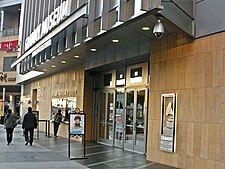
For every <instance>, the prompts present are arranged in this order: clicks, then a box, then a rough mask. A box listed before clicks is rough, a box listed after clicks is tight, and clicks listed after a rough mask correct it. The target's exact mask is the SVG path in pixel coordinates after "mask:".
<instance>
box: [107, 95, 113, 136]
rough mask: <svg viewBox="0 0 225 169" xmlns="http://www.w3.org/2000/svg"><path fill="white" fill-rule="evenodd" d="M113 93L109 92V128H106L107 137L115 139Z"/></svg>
mask: <svg viewBox="0 0 225 169" xmlns="http://www.w3.org/2000/svg"><path fill="white" fill-rule="evenodd" d="M113 109H114V104H113V93H108V111H107V113H108V114H107V129H106V139H109V140H112V139H113Z"/></svg>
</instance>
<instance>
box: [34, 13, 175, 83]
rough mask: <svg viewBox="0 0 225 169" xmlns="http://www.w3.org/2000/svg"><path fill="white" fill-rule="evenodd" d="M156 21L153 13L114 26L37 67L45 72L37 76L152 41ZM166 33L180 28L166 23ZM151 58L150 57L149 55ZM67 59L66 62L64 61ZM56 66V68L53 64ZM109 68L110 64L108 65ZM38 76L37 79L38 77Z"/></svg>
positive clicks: (60, 70)
mask: <svg viewBox="0 0 225 169" xmlns="http://www.w3.org/2000/svg"><path fill="white" fill-rule="evenodd" d="M155 23H156V18H155V16H153V15H151V14H147V15H146V14H145V15H143V16H140V17H139V18H138V19H137V18H135V19H132V20H130V21H128V22H126V23H124V24H122V25H120V26H117V27H116V28H113V29H111V30H109V31H107V32H106V33H103V34H101V35H99V36H97V37H95V38H93V39H91V40H89V41H87V42H84V43H82V44H81V45H80V46H77V47H74V48H72V49H71V50H70V51H67V52H64V53H63V54H61V55H60V56H56V58H54V59H51V60H50V61H48V62H45V63H44V64H41V65H40V66H38V67H36V68H35V69H33V70H35V71H41V72H44V74H42V75H40V76H39V77H37V78H41V77H44V76H48V75H51V74H55V73H58V72H62V71H65V70H69V69H73V68H74V67H75V66H77V65H80V64H85V60H86V59H87V58H88V57H89V56H90V55H91V56H93V55H96V57H101V56H105V55H109V56H110V54H111V55H112V54H113V53H114V52H115V48H117V49H121V50H122V49H126V48H128V47H132V46H135V45H138V44H140V43H149V44H150V43H151V41H152V40H154V39H156V38H155V36H154V35H153V33H152V30H153V27H154V24H155ZM163 24H164V28H165V31H166V32H165V35H166V34H173V33H176V32H178V31H179V29H178V28H175V27H173V26H169V25H168V24H166V23H164V22H163ZM144 26H148V27H149V28H150V30H149V31H143V30H142V27H144ZM112 39H119V43H112ZM91 48H96V49H97V51H96V52H91V51H90V49H91ZM75 55H79V56H80V57H79V58H75V57H74V56H75ZM148 58H149V57H148ZM62 61H66V63H64V64H63V63H62ZM53 65H54V66H55V67H54V68H53V67H52V66H53ZM112 65H113V66H115V65H118V63H113V64H111V66H112ZM106 66H107V67H108V68H109V66H110V65H106ZM37 78H36V79H37Z"/></svg>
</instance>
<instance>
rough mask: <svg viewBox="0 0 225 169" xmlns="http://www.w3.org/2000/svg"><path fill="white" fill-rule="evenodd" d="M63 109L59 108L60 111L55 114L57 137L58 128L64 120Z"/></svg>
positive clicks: (55, 133)
mask: <svg viewBox="0 0 225 169" xmlns="http://www.w3.org/2000/svg"><path fill="white" fill-rule="evenodd" d="M61 112H62V111H61V110H60V109H59V110H58V112H57V113H56V114H55V116H54V136H55V137H57V133H58V129H59V125H60V123H61V121H62V118H63V116H62V113H61Z"/></svg>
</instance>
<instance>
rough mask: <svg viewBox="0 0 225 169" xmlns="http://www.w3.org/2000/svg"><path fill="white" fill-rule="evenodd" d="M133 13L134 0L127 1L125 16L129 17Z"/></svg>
mask: <svg viewBox="0 0 225 169" xmlns="http://www.w3.org/2000/svg"><path fill="white" fill-rule="evenodd" d="M133 15H134V0H129V1H127V17H128V18H130V17H132V16H133Z"/></svg>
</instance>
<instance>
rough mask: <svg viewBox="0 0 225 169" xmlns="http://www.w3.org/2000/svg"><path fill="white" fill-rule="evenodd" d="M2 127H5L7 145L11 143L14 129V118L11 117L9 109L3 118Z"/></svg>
mask: <svg viewBox="0 0 225 169" xmlns="http://www.w3.org/2000/svg"><path fill="white" fill-rule="evenodd" d="M4 126H5V129H6V138H7V145H9V144H10V143H11V142H12V139H13V130H14V127H16V120H15V118H14V115H13V113H12V110H11V109H8V113H7V114H6V116H5V119H4Z"/></svg>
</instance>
